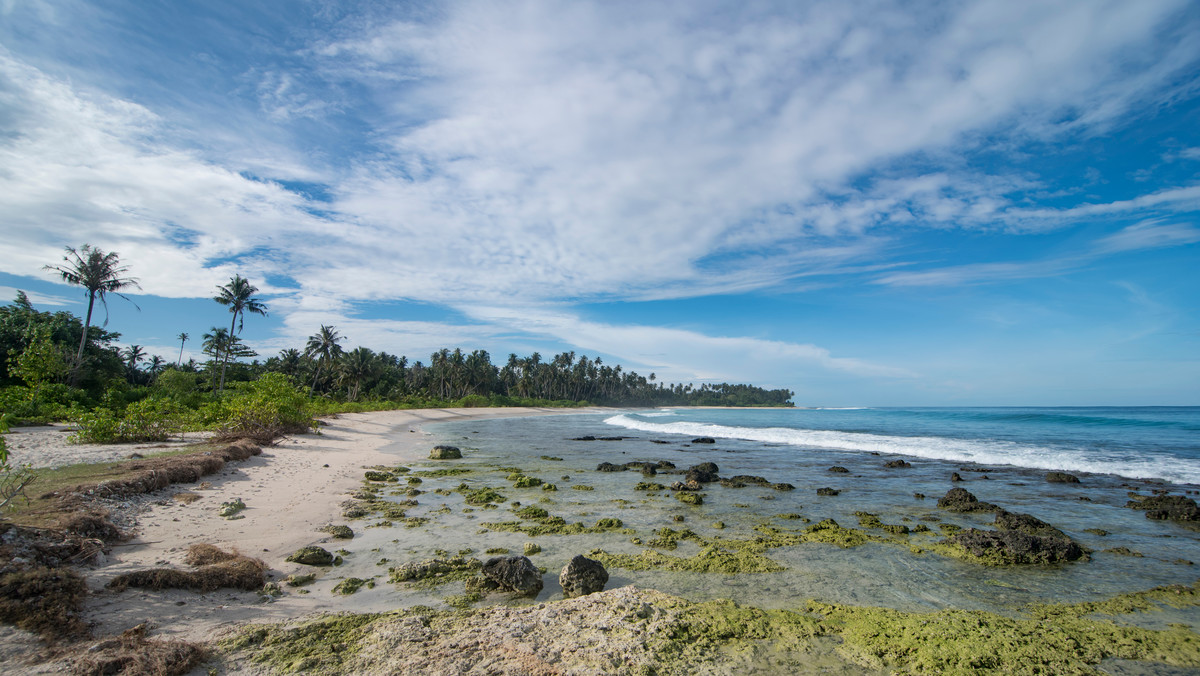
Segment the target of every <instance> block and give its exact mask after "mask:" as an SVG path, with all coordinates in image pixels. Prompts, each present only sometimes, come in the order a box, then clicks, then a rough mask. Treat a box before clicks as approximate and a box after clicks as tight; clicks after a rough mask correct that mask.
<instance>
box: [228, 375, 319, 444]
mask: <svg viewBox="0 0 1200 676" xmlns="http://www.w3.org/2000/svg"><path fill="white" fill-rule="evenodd" d="M235 387H236V389H234V391H233V394H232V396H229V397H227V398H226V399H224V400H222V401H221V402H219V404H218V407H219V416H220V419H219V421H218V424H217V437H218V438H219V439H251V440H253V441H255V442H256V443H260V444H269V443H271V442H272V441H274V440H275V439H277V438H279V437H281V436H283V435H285V434H297V433H301V432H306V431H308V430H309V429H311V428H312V427H313V426H314V423H313V418H312V414H311V413H310V412H309V407H308V398H307V397H306V396H305V395H304V392H303V391H301V390H300V389H298V388H297V387H295V386H294V385H292V382H291V380H290V379H289V378H288V377H287V376H286V375H284V374H282V373H267V374H265V375H263V377H261V378H259V379H258V380H256V381H254V382H249V383H237V384H236V386H235Z"/></svg>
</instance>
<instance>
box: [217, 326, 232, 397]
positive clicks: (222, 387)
mask: <svg viewBox="0 0 1200 676" xmlns="http://www.w3.org/2000/svg"><path fill="white" fill-rule="evenodd" d="M234 324H237V313H236V312H235V313H233V320H232V321H230V322H229V344H228V345H226V346H225V359H223V360H222V361H221V385H220V387H218V388H217V389H218V390H219V391H221V392H224V391H225V367H226V366H228V365H229V353H230V352H233V326H234Z"/></svg>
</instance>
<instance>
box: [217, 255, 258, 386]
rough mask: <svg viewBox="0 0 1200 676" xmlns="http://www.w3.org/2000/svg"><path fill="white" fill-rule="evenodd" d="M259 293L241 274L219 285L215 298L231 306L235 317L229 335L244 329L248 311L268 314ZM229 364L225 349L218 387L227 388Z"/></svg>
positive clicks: (227, 353) (222, 303) (234, 334)
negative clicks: (227, 368)
mask: <svg viewBox="0 0 1200 676" xmlns="http://www.w3.org/2000/svg"><path fill="white" fill-rule="evenodd" d="M256 293H258V289H257V288H256V287H255V286H254V285H253V284H251V283H250V280H248V279H246V278H244V277H242V276H241V275H234V276H233V278H232V279H230V280H229V283H228V284H226V285H225V286H218V287H217V295H216V296H214V297H213V300H215V301H217V302H218V303H220V304H221V305H225V306H227V307H228V308H229V311H230V312H232V313H233V318H232V319H231V320H230V321H229V335H230V336H236V335H237V334H238V333H241V331H242V324H243V320H244V317H245V315H246V313H247V312H253V313H254V314H257V315H262V316H263V317H266V316H267V306H266V304H264V303H263V302H262V301H260V300H259V299H257V298H255V297H254V294H256ZM235 325H236V326H237V331H234V326H235ZM228 365H229V351H228V350H226V351H225V355H224V359H223V360H222V361H221V384H220V385H219V386H218V389H221V390H224V389H225V367H226V366H228Z"/></svg>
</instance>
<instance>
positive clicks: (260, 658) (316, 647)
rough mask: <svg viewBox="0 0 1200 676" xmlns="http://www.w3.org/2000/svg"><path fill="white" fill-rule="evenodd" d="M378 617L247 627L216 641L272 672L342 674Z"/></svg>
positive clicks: (343, 616)
mask: <svg viewBox="0 0 1200 676" xmlns="http://www.w3.org/2000/svg"><path fill="white" fill-rule="evenodd" d="M379 617H380V615H376V614H355V613H340V614H337V615H330V616H325V617H321V618H319V619H316V620H312V621H309V622H304V623H301V624H299V625H296V626H285V625H271V624H251V625H248V626H245V627H243V628H241V629H240V630H238V632H237V633H236V634H235V635H234V636H232V637H231V638H228V639H225V640H223V641H221V642H220V646H221V647H222V648H224V649H225V650H242V651H246V652H247V653H249V655H250V659H251V660H252V661H254V662H257V663H259V664H266V665H269V666H270V667H272V668H273V669H274V670H276V671H285V672H299V671H306V672H311V673H321V674H336V673H341V672H342V665H343V664H344V663H345V661H346V660H347V658H350V657H352V656H354V655H355V654H357V653H358V652H359V651H360V650H361V649H362V646H363V638H365V637H366V636H367V635H368V633H369V629H370V626H371V624H373V623H374V622H375V621H376V620H378V619H379Z"/></svg>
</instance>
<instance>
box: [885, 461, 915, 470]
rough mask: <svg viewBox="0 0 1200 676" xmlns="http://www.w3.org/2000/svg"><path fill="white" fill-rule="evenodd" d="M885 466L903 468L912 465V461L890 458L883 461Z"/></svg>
mask: <svg viewBox="0 0 1200 676" xmlns="http://www.w3.org/2000/svg"><path fill="white" fill-rule="evenodd" d="M883 466H884V467H886V468H888V469H903V468H906V467H912V463H911V462H907V461H905V460H890V461H888V462H885V463H883Z"/></svg>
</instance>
